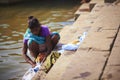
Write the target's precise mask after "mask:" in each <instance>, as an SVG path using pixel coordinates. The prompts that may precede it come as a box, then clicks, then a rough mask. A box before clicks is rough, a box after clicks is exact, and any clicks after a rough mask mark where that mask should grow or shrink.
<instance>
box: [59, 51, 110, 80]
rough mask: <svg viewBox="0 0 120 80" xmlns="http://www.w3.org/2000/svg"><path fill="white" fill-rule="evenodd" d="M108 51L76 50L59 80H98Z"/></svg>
mask: <svg viewBox="0 0 120 80" xmlns="http://www.w3.org/2000/svg"><path fill="white" fill-rule="evenodd" d="M108 54H109V51H93V50H89V49H88V50H78V51H77V53H75V55H74V57H73V58H72V61H71V63H70V64H69V66H67V69H66V71H65V72H64V74H63V75H62V78H61V79H60V80H99V76H100V74H101V73H102V69H103V66H104V64H105V61H106V59H107V56H108Z"/></svg>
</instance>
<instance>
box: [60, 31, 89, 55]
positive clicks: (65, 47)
mask: <svg viewBox="0 0 120 80" xmlns="http://www.w3.org/2000/svg"><path fill="white" fill-rule="evenodd" d="M86 35H87V32H84V33H83V34H82V36H81V37H80V38H79V39H78V40H79V42H78V43H77V44H66V45H63V46H62V49H61V50H59V51H58V52H60V53H63V52H64V50H70V51H75V50H77V49H78V48H79V46H80V44H81V43H82V42H83V41H84V39H85V37H86Z"/></svg>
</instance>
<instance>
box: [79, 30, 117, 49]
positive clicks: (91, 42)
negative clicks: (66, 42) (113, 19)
mask: <svg viewBox="0 0 120 80" xmlns="http://www.w3.org/2000/svg"><path fill="white" fill-rule="evenodd" d="M116 33H117V30H101V31H100V32H97V30H96V31H93V30H91V31H90V32H89V33H88V35H87V36H86V38H85V40H84V42H83V43H82V45H81V46H80V49H85V48H92V49H94V50H103V51H108V50H110V48H111V44H112V43H113V40H114V37H115V35H116Z"/></svg>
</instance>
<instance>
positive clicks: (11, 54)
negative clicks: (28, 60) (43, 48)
mask: <svg viewBox="0 0 120 80" xmlns="http://www.w3.org/2000/svg"><path fill="white" fill-rule="evenodd" d="M8 55H10V56H21V55H20V54H16V53H10V54H8Z"/></svg>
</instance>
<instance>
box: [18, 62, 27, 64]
mask: <svg viewBox="0 0 120 80" xmlns="http://www.w3.org/2000/svg"><path fill="white" fill-rule="evenodd" d="M19 63H21V64H26V63H27V62H19Z"/></svg>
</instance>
